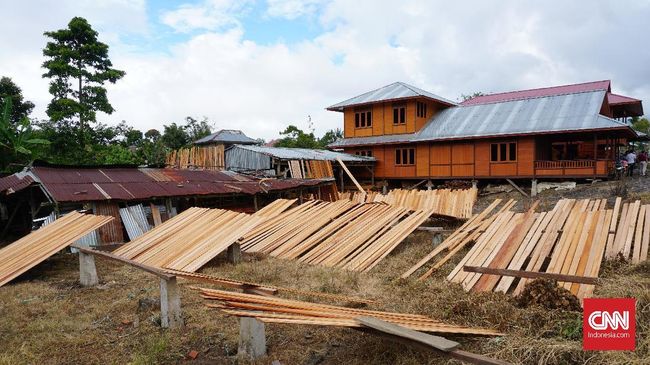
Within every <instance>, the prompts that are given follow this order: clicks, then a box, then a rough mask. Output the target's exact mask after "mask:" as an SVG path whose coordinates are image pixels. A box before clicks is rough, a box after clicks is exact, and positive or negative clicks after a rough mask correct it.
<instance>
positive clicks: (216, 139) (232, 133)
mask: <svg viewBox="0 0 650 365" xmlns="http://www.w3.org/2000/svg"><path fill="white" fill-rule="evenodd" d="M208 143H230V144H235V143H238V144H257V143H259V142H258V141H256V140H254V139H252V138H250V137H248V136H247V135H245V134H244V132H242V131H240V130H235V129H222V130H220V131H218V132H216V133H212V134H211V135H209V136H206V137H203V138H201V139H199V140H197V141H196V142H194V144H208Z"/></svg>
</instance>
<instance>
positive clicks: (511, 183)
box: [506, 179, 530, 198]
mask: <svg viewBox="0 0 650 365" xmlns="http://www.w3.org/2000/svg"><path fill="white" fill-rule="evenodd" d="M506 181H507V182H508V183H509V184H510V185H512V186H513V187H514V188H515V189H517V191H518V192H519V193H520V194H521V195H523V196H525V197H526V198H530V195H529V194H528V193H526V192H525V191H523V190H522V189H521V188H520V187H519V185H517V184H515V182H514V181H512V180H510V179H506Z"/></svg>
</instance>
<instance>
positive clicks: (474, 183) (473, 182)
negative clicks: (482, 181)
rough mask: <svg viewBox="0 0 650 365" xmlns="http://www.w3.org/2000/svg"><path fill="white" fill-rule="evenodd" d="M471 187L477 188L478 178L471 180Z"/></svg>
mask: <svg viewBox="0 0 650 365" xmlns="http://www.w3.org/2000/svg"><path fill="white" fill-rule="evenodd" d="M472 188H474V189H476V188H478V180H472Z"/></svg>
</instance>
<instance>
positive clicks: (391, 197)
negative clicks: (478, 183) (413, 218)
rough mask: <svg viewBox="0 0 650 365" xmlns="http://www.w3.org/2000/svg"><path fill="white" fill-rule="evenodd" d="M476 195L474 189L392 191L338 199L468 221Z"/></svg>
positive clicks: (347, 194) (353, 194)
mask: <svg viewBox="0 0 650 365" xmlns="http://www.w3.org/2000/svg"><path fill="white" fill-rule="evenodd" d="M477 195H478V190H477V189H476V188H471V189H462V190H452V189H436V190H405V189H394V190H391V191H389V192H388V194H386V195H383V194H381V193H379V192H368V193H365V194H361V193H351V192H350V193H341V194H340V198H341V199H346V200H350V201H353V202H356V203H373V202H374V203H377V202H384V203H387V204H390V205H394V206H398V207H403V208H407V209H411V210H430V211H432V212H433V213H434V214H437V215H444V216H449V217H455V218H461V219H468V218H471V216H472V210H473V209H474V203H475V202H476V198H477Z"/></svg>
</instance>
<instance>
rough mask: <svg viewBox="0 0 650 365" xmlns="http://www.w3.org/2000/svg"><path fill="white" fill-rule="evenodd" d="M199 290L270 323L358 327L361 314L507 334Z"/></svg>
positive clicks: (230, 309)
mask: <svg viewBox="0 0 650 365" xmlns="http://www.w3.org/2000/svg"><path fill="white" fill-rule="evenodd" d="M198 290H199V291H200V293H201V296H202V297H203V298H204V299H207V300H209V301H214V302H216V303H214V304H213V303H209V304H207V306H208V307H210V308H217V309H219V310H220V311H221V312H223V313H225V314H228V315H232V316H237V317H254V318H257V319H259V320H261V321H263V322H267V323H290V324H308V325H318V326H339V327H353V328H354V327H362V324H361V323H360V322H359V321H358V318H359V317H374V318H377V319H380V320H383V321H386V322H390V323H394V324H398V325H400V326H404V327H407V328H410V329H412V330H416V331H424V332H432V333H441V334H442V333H444V334H463V335H474V336H501V335H503V334H502V333H499V332H497V331H494V330H491V329H485V328H471V327H464V326H456V325H449V324H445V323H442V322H439V321H436V320H433V319H431V318H429V317H427V316H423V315H417V314H406V313H394V312H383V311H377V310H366V309H355V308H346V307H339V306H334V305H327V304H319V303H312V302H303V301H297V300H290V299H282V298H277V297H267V296H260V295H252V294H244V293H234V292H229V291H223V290H214V289H204V288H199V289H198Z"/></svg>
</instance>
